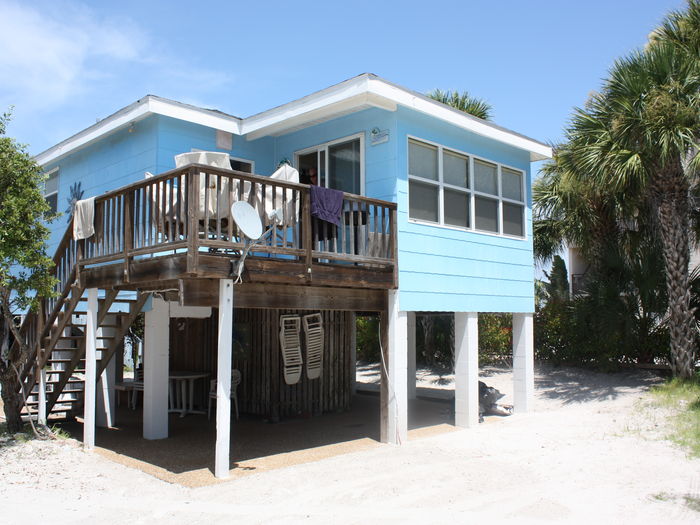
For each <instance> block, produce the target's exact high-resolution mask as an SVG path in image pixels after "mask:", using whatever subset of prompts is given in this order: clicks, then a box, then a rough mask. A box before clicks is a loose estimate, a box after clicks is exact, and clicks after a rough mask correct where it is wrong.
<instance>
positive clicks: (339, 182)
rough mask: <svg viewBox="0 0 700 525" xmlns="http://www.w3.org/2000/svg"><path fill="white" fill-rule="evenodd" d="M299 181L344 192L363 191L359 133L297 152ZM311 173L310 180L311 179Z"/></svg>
mask: <svg viewBox="0 0 700 525" xmlns="http://www.w3.org/2000/svg"><path fill="white" fill-rule="evenodd" d="M295 156H296V166H297V168H298V169H299V174H300V182H302V183H304V184H318V185H319V186H325V187H327V188H333V189H336V190H341V191H344V192H346V193H354V194H356V195H361V194H362V191H363V187H362V186H363V158H362V157H363V156H362V137H361V136H355V137H348V138H344V139H340V140H335V141H333V142H327V143H325V144H320V145H318V146H314V147H313V148H308V149H305V150H302V151H299V152H297V153H296V155H295ZM312 177H313V180H312Z"/></svg>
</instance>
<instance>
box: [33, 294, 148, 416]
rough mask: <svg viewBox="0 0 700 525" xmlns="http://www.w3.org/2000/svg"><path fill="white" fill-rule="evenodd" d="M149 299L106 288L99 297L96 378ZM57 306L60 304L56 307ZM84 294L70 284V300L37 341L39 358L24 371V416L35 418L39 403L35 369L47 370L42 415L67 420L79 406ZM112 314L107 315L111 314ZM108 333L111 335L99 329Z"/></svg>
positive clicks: (82, 367) (83, 346)
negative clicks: (45, 333) (43, 413)
mask: <svg viewBox="0 0 700 525" xmlns="http://www.w3.org/2000/svg"><path fill="white" fill-rule="evenodd" d="M147 298H148V294H136V292H124V291H122V292H119V291H114V290H107V291H106V292H104V294H103V295H102V296H101V297H99V298H98V312H97V347H96V350H97V376H98V377H99V376H100V374H101V373H102V372H103V371H104V370H105V368H106V367H107V365H108V364H109V361H110V360H111V359H112V357H113V356H114V354H115V353H116V351H117V350H118V349H119V348H121V345H122V343H123V340H124V335H125V334H126V332H127V330H128V329H129V327H130V326H131V325H132V323H133V322H134V320H135V319H136V317H137V316H138V314H139V313H140V312H141V309H142V307H143V305H144V303H145V302H146V299H147ZM57 306H58V305H57ZM86 314H87V294H86V293H85V290H83V289H81V288H79V287H74V289H73V290H72V294H71V296H70V300H67V301H65V302H64V304H62V305H61V306H60V311H59V312H58V315H56V316H55V321H54V324H53V326H52V327H51V329H50V331H49V335H47V336H46V337H44V338H43V340H42V341H40V348H39V349H38V351H37V354H38V355H37V358H36V359H35V360H34V364H33V366H31V368H30V369H29V370H27V374H26V376H25V377H26V380H25V382H24V391H25V392H28V393H29V394H28V395H27V406H28V408H29V411H27V410H26V409H25V410H23V414H24V415H25V416H28V417H29V416H32V417H33V416H36V415H37V414H38V405H39V385H38V379H39V377H40V374H39V371H40V370H41V369H44V370H45V373H46V414H47V417H48V416H49V415H55V416H63V417H64V418H70V417H73V416H75V415H76V414H77V412H78V411H79V410H80V409H81V408H82V405H83V393H84V387H85V347H86V338H85V325H86V318H85V315H86ZM110 314H111V315H110ZM106 331H109V332H111V333H110V335H105V334H104V333H103V332H106Z"/></svg>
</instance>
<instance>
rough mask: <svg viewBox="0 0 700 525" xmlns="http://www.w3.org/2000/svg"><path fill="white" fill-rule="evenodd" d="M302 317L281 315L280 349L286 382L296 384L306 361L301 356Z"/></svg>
mask: <svg viewBox="0 0 700 525" xmlns="http://www.w3.org/2000/svg"><path fill="white" fill-rule="evenodd" d="M300 333H301V318H300V317H299V316H298V315H281V316H280V333H279V338H280V351H281V352H282V363H283V372H284V382H285V383H287V384H288V385H296V384H297V383H298V382H299V380H300V379H301V369H302V366H303V364H304V361H303V359H302V357H301V337H300Z"/></svg>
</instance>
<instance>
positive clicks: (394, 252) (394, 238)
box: [389, 208, 399, 288]
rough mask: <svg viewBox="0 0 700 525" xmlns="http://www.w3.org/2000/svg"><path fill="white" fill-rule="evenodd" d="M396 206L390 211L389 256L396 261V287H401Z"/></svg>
mask: <svg viewBox="0 0 700 525" xmlns="http://www.w3.org/2000/svg"><path fill="white" fill-rule="evenodd" d="M396 215H397V213H396V208H392V209H391V212H390V213H389V231H390V232H391V248H390V249H391V253H390V254H389V258H390V259H393V261H394V288H398V287H399V251H398V244H399V243H398V240H399V239H398V227H397V224H396Z"/></svg>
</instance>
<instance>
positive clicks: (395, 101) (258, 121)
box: [35, 73, 552, 165]
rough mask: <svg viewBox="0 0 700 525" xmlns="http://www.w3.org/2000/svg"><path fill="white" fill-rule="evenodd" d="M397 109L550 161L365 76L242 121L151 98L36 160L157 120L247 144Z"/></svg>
mask: <svg viewBox="0 0 700 525" xmlns="http://www.w3.org/2000/svg"><path fill="white" fill-rule="evenodd" d="M399 105H401V106H405V107H408V108H410V109H414V110H416V111H420V112H421V113H425V114H428V115H431V116H433V117H435V118H438V119H440V120H443V121H445V122H449V123H450V124H453V125H455V126H458V127H461V128H463V129H466V130H469V131H472V132H474V133H477V134H479V135H482V136H484V137H488V138H491V139H493V140H497V141H499V142H502V143H504V144H508V145H510V146H514V147H516V148H519V149H522V150H525V151H528V152H530V160H531V161H536V160H543V159H547V158H550V157H551V156H552V148H551V147H550V146H548V145H547V144H544V143H542V142H539V141H536V140H534V139H531V138H529V137H526V136H524V135H521V134H519V133H516V132H514V131H511V130H508V129H506V128H502V127H500V126H497V125H496V124H494V123H492V122H489V121H486V120H482V119H480V118H477V117H474V116H472V115H468V114H466V113H464V112H462V111H459V110H456V109H454V108H451V107H450V106H447V105H445V104H442V103H440V102H437V101H435V100H432V99H430V98H428V97H426V96H424V95H421V94H420V93H416V92H414V91H410V90H408V89H405V88H402V87H400V86H397V85H395V84H392V83H391V82H387V81H386V80H384V79H381V78H379V77H377V76H376V75H372V74H369V73H365V74H363V75H359V76H357V77H354V78H351V79H349V80H346V81H345V82H341V83H340V84H336V85H334V86H331V87H329V88H326V89H323V90H321V91H317V92H316V93H313V94H311V95H308V96H306V97H303V98H300V99H298V100H295V101H292V102H289V103H287V104H283V105H282V106H278V107H276V108H272V109H269V110H267V111H263V112H262V113H258V114H256V115H252V116H250V117H247V118H243V119H241V118H238V117H233V116H231V115H227V114H225V113H222V112H220V111H216V110H211V109H203V108H199V107H196V106H191V105H189V104H183V103H181V102H176V101H174V100H168V99H164V98H161V97H157V96H154V95H147V96H145V97H144V98H142V99H140V100H137V101H136V102H134V103H133V104H131V105H129V106H127V107H125V108H122V109H120V110H119V111H117V112H116V113H114V114H112V115H110V116H109V117H107V118H105V119H103V120H100V121H99V122H97V123H96V124H94V125H92V126H90V127H89V128H86V129H84V130H83V131H81V132H80V133H77V134H75V135H73V136H72V137H70V138H68V139H66V140H64V141H63V142H60V143H59V144H56V145H55V146H53V147H51V148H49V149H47V150H46V151H44V152H42V153H40V154H39V155H37V156H36V158H35V160H36V161H37V163H39V164H40V165H45V164H48V163H50V162H53V161H56V160H58V159H59V158H61V157H63V156H64V155H67V154H68V153H70V152H72V151H75V150H77V149H79V148H82V147H84V146H87V145H88V144H91V143H93V142H95V141H97V140H98V139H100V138H101V137H103V136H105V135H108V134H110V133H113V132H114V131H117V130H118V129H121V128H124V127H126V126H130V125H131V124H132V123H135V122H137V121H139V120H141V119H143V118H146V117H147V116H149V115H153V114H157V115H165V116H168V117H173V118H177V119H180V120H185V121H188V122H193V123H196V124H201V125H203V126H207V127H211V128H214V129H219V130H222V131H228V132H230V133H233V134H234V135H245V136H246V138H247V139H248V140H255V139H257V138H260V137H265V136H278V135H282V134H284V133H289V132H291V131H295V130H298V129H302V128H305V127H309V126H313V125H315V124H318V123H320V122H325V121H328V120H331V119H334V118H337V117H339V116H342V115H347V114H349V113H353V112H356V111H360V110H362V109H367V108H371V107H379V108H382V109H386V110H388V111H396V108H397V106H399Z"/></svg>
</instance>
